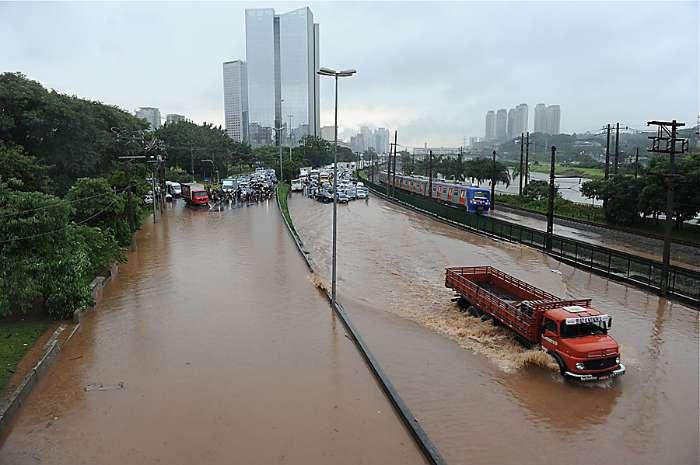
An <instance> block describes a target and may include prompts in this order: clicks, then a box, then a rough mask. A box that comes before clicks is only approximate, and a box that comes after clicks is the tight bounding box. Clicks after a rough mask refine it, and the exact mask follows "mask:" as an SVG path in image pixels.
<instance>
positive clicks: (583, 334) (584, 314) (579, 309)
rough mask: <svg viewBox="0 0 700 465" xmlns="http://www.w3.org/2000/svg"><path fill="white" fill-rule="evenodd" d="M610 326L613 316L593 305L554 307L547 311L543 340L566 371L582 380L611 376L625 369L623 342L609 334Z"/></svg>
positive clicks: (566, 373) (543, 345) (544, 315)
mask: <svg viewBox="0 0 700 465" xmlns="http://www.w3.org/2000/svg"><path fill="white" fill-rule="evenodd" d="M610 327H612V317H610V316H609V315H606V314H601V313H600V312H599V311H598V310H595V309H593V308H590V307H583V306H579V305H569V306H563V307H559V308H554V309H551V310H547V311H546V312H544V314H543V318H542V329H541V332H540V334H541V341H540V344H541V346H542V348H543V349H544V350H545V351H546V352H547V353H549V354H550V355H551V356H552V357H554V359H555V360H556V362H557V364H558V365H559V368H560V370H561V372H562V374H563V375H566V376H570V377H572V378H577V379H579V380H581V381H592V380H602V379H607V378H611V377H613V376H618V375H621V374H623V373H624V372H625V366H624V365H623V364H621V363H620V346H619V345H618V343H617V342H616V341H615V339H613V338H612V337H611V336H609V335H608V330H609V329H610Z"/></svg>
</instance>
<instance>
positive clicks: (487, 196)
mask: <svg viewBox="0 0 700 465" xmlns="http://www.w3.org/2000/svg"><path fill="white" fill-rule="evenodd" d="M391 178H392V181H393V179H394V176H393V175H392V176H391ZM379 182H380V183H382V184H384V185H386V183H387V174H386V173H379ZM428 184H429V183H428V178H427V177H425V176H405V175H401V174H397V175H396V188H397V189H401V190H404V191H406V192H411V193H413V194H419V195H426V193H427V192H428ZM432 188H433V192H432V194H431V196H430V197H431V198H433V199H436V200H441V201H443V202H446V203H451V204H454V205H463V206H464V207H465V208H466V209H467V211H468V212H469V213H477V214H481V213H488V212H489V210H490V209H491V192H489V190H488V189H484V188H481V187H478V186H471V185H468V184H464V183H459V182H449V181H445V180H436V179H434V180H433V186H432Z"/></svg>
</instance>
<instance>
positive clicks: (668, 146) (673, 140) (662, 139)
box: [647, 119, 688, 296]
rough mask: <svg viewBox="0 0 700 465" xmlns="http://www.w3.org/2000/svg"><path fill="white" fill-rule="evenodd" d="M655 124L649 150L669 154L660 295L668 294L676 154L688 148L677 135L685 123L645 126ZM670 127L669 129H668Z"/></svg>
mask: <svg viewBox="0 0 700 465" xmlns="http://www.w3.org/2000/svg"><path fill="white" fill-rule="evenodd" d="M652 125H653V126H657V127H658V129H657V133H656V136H649V139H651V148H650V149H649V152H653V153H668V154H669V162H670V163H669V171H668V173H666V174H665V176H664V177H665V178H666V230H665V231H664V257H663V275H662V278H661V289H660V291H661V295H662V296H666V295H668V285H669V268H670V263H671V234H672V232H673V208H674V205H673V187H674V182H675V181H676V178H677V177H678V175H677V174H676V154H677V153H678V154H683V153H685V152H686V151H687V150H688V139H682V138H679V137H677V135H678V131H677V130H678V128H679V127H682V126H685V123H678V122H677V121H676V120H675V119H674V120H673V121H649V122H647V126H652ZM669 127H670V130H669ZM678 142H680V145H681V146H680V149H677V147H676V144H677V143H678Z"/></svg>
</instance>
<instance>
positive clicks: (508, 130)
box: [483, 103, 561, 142]
mask: <svg viewBox="0 0 700 465" xmlns="http://www.w3.org/2000/svg"><path fill="white" fill-rule="evenodd" d="M560 127H561V107H560V106H559V105H549V106H547V105H545V104H544V103H538V104H537V105H535V114H534V117H533V124H532V125H530V117H529V106H528V104H527V103H521V104H519V105H516V106H515V108H511V109H509V110H506V109H505V108H501V109H499V110H498V111H494V110H489V111H487V112H486V118H485V123H484V132H483V134H484V137H483V140H484V141H486V142H492V141H497V142H501V141H504V140H508V139H513V138H516V137H519V136H520V135H521V134H522V133H524V132H543V133H546V134H559V133H560ZM530 128H532V130H531V129H530Z"/></svg>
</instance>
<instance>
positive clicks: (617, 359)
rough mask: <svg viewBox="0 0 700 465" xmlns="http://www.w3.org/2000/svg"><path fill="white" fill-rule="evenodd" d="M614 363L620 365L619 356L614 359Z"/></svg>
mask: <svg viewBox="0 0 700 465" xmlns="http://www.w3.org/2000/svg"><path fill="white" fill-rule="evenodd" d="M615 363H617V364H618V365H619V364H620V356H619V355H618V356H617V357H615Z"/></svg>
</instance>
